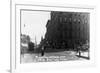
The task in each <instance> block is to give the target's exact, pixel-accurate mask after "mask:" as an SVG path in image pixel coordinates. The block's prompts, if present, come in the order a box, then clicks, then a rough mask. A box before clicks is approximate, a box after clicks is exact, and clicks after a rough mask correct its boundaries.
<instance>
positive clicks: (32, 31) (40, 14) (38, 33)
mask: <svg viewBox="0 0 100 73" xmlns="http://www.w3.org/2000/svg"><path fill="white" fill-rule="evenodd" d="M49 19H50V12H45V11H22V13H21V33H22V34H26V35H29V36H30V38H31V41H32V42H35V39H36V41H37V44H39V43H40V41H41V37H42V36H43V37H44V35H45V33H46V24H47V21H48V20H49Z"/></svg>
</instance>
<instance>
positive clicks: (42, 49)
mask: <svg viewBox="0 0 100 73" xmlns="http://www.w3.org/2000/svg"><path fill="white" fill-rule="evenodd" d="M41 56H44V46H42V48H41Z"/></svg>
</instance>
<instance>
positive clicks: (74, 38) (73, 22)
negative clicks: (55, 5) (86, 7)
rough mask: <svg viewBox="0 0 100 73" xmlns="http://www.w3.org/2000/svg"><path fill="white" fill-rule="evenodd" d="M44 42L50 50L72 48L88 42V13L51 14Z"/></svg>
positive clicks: (53, 12)
mask: <svg viewBox="0 0 100 73" xmlns="http://www.w3.org/2000/svg"><path fill="white" fill-rule="evenodd" d="M46 29H47V32H46V34H45V40H46V43H48V45H50V46H51V47H52V48H74V47H77V46H79V45H81V44H85V43H86V41H89V13H83V12H82V13H81V12H55V11H52V12H51V19H50V20H48V22H47V25H46Z"/></svg>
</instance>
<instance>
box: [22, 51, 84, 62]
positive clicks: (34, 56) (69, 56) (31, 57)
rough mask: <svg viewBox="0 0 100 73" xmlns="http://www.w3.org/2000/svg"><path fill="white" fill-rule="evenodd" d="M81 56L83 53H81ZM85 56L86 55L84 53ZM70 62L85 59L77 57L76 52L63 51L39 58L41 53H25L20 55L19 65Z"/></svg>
mask: <svg viewBox="0 0 100 73" xmlns="http://www.w3.org/2000/svg"><path fill="white" fill-rule="evenodd" d="M82 54H83V53H82ZM84 54H85V55H86V53H84ZM70 60H86V59H85V58H82V57H78V56H77V53H76V52H73V51H63V52H53V53H51V52H50V53H45V54H44V56H41V53H31V54H30V53H26V54H23V55H21V63H30V62H51V61H70Z"/></svg>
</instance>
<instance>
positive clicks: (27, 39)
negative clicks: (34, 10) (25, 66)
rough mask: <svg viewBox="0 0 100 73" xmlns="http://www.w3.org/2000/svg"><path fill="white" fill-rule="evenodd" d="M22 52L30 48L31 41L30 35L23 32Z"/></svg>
mask: <svg viewBox="0 0 100 73" xmlns="http://www.w3.org/2000/svg"><path fill="white" fill-rule="evenodd" d="M20 38H21V42H20V43H21V53H26V52H27V51H28V49H29V46H28V44H29V42H30V37H29V36H27V35H24V34H21V36H20Z"/></svg>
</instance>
